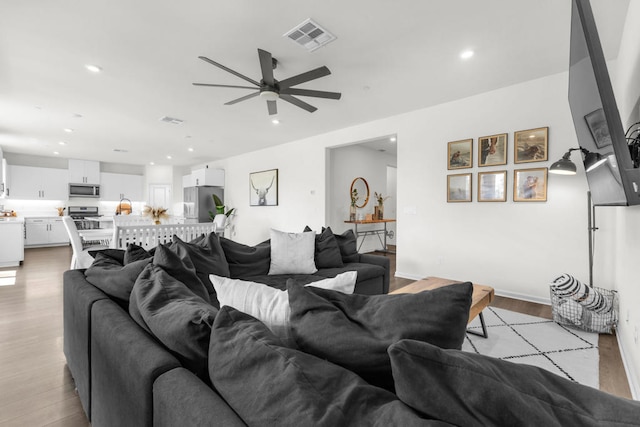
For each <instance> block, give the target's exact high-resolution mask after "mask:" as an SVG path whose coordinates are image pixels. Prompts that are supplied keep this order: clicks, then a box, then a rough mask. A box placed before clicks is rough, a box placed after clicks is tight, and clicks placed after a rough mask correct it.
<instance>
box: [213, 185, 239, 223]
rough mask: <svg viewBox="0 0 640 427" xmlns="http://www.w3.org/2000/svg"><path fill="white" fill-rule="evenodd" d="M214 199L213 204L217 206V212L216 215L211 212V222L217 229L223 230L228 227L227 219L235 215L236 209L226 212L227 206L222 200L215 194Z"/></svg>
mask: <svg viewBox="0 0 640 427" xmlns="http://www.w3.org/2000/svg"><path fill="white" fill-rule="evenodd" d="M212 197H213V203H214V204H215V206H216V211H215V213H214V212H211V211H209V218H211V220H212V221H213V222H214V223H215V224H216V228H219V229H223V228H224V227H225V226H226V225H227V218H229V216H230V215H231V214H233V211H235V208H231V209H229V210H228V211H226V212H225V208H226V206H225V205H224V203H223V202H222V200H220V197H218V196H217V195H215V194H213V195H212Z"/></svg>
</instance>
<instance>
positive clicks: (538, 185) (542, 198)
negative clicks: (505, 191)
mask: <svg viewBox="0 0 640 427" xmlns="http://www.w3.org/2000/svg"><path fill="white" fill-rule="evenodd" d="M513 201H514V202H546V201H547V168H534V169H516V170H514V171H513Z"/></svg>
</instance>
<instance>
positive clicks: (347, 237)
mask: <svg viewBox="0 0 640 427" xmlns="http://www.w3.org/2000/svg"><path fill="white" fill-rule="evenodd" d="M334 236H335V238H336V241H337V242H338V247H339V248H340V255H341V256H342V262H343V263H345V264H347V263H350V262H358V261H359V259H360V255H359V254H358V239H356V235H355V234H354V233H353V230H347V231H345V232H344V233H342V234H334Z"/></svg>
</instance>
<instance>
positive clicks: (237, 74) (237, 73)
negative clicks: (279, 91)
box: [198, 56, 260, 86]
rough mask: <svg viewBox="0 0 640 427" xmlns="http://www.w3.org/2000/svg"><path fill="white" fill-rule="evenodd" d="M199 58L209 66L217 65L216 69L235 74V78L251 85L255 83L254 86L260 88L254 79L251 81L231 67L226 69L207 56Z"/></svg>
mask: <svg viewBox="0 0 640 427" xmlns="http://www.w3.org/2000/svg"><path fill="white" fill-rule="evenodd" d="M198 58H200V59H202V60H203V61H205V62H208V63H209V64H211V65H215V66H216V67H218V68H222V69H223V70H225V71H226V72H228V73H231V74H233V75H234V76H237V77H240V78H241V79H243V80H246V81H248V82H249V83H253V84H254V85H256V86H260V83H258V82H257V81H255V80H253V79H251V78H249V77H247V76H245V75H242V74H240V73H239V72H237V71H234V70H232V69H231V68H229V67H225V66H224V65H222V64H218V63H217V62H216V61H213V60H211V59H209V58H207V57H206V56H198Z"/></svg>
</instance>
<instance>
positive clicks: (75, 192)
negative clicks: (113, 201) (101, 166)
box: [69, 184, 100, 197]
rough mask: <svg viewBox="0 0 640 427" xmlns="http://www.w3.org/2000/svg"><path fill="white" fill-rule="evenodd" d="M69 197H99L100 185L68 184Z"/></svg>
mask: <svg viewBox="0 0 640 427" xmlns="http://www.w3.org/2000/svg"><path fill="white" fill-rule="evenodd" d="M69 197H100V186H99V185H95V184H69Z"/></svg>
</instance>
